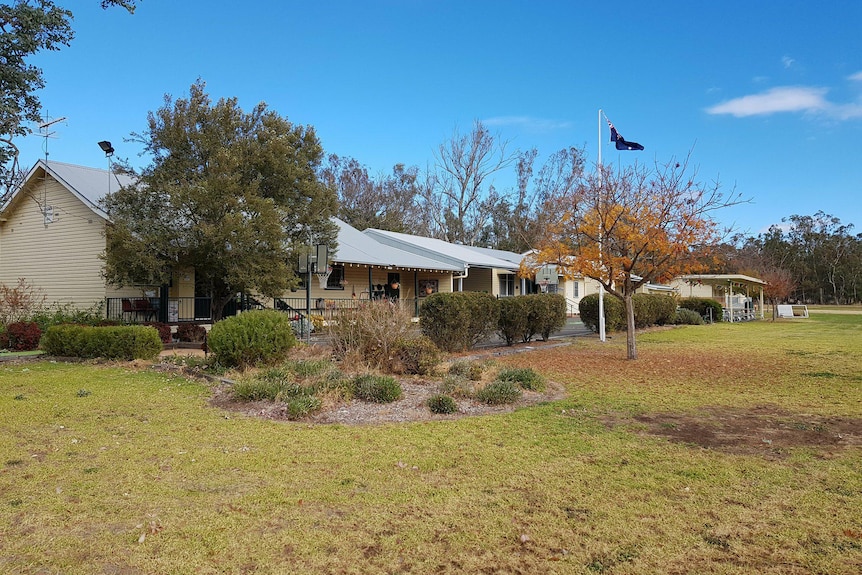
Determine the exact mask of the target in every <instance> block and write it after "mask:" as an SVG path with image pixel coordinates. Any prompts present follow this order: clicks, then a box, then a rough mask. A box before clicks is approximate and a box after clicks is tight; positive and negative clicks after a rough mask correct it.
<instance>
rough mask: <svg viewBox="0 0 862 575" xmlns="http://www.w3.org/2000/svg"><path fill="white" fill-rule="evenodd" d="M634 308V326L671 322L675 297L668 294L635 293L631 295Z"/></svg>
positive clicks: (640, 326) (642, 326)
mask: <svg viewBox="0 0 862 575" xmlns="http://www.w3.org/2000/svg"><path fill="white" fill-rule="evenodd" d="M632 303H633V305H634V308H635V327H636V328H644V327H649V326H651V325H665V324H668V323H673V319H674V316H675V315H676V299H675V298H674V297H673V296H669V295H660V294H643V293H636V294H634V296H632Z"/></svg>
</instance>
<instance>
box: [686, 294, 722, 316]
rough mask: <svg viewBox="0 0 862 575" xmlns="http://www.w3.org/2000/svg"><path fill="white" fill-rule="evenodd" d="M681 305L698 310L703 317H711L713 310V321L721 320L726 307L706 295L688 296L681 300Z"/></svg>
mask: <svg viewBox="0 0 862 575" xmlns="http://www.w3.org/2000/svg"><path fill="white" fill-rule="evenodd" d="M679 307H681V308H685V309H690V310H694V311H696V312H697V313H698V314H699V315H700V316H701V317H709V310H710V309H711V310H712V321H721V319H722V316H723V315H724V309H723V308H722V307H721V304H720V303H718V302H717V301H715V300H714V299H709V298H704V297H687V298H683V299H681V300H680V301H679Z"/></svg>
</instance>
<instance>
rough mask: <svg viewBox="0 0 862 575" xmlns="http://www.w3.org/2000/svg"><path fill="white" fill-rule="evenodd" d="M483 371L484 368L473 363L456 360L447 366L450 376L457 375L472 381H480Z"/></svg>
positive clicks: (479, 364)
mask: <svg viewBox="0 0 862 575" xmlns="http://www.w3.org/2000/svg"><path fill="white" fill-rule="evenodd" d="M484 371H485V367H484V366H483V365H482V364H481V363H478V362H475V361H467V360H458V361H456V362H454V363H453V364H452V365H450V366H449V373H450V374H451V375H459V376H461V377H465V378H467V379H469V380H472V381H479V380H480V379H482V373H483V372H484Z"/></svg>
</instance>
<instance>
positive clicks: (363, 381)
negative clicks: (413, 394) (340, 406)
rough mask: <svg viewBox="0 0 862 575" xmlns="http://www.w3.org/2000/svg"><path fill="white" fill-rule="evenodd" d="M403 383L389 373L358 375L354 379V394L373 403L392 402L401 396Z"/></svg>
mask: <svg viewBox="0 0 862 575" xmlns="http://www.w3.org/2000/svg"><path fill="white" fill-rule="evenodd" d="M401 394H402V391H401V384H400V383H398V382H397V381H396V380H395V378H394V377H391V376H388V375H372V374H364V375H358V376H356V377H355V378H354V379H353V395H354V397H356V398H357V399H361V400H363V401H370V402H373V403H392V402H393V401H395V400H396V399H400V398H401Z"/></svg>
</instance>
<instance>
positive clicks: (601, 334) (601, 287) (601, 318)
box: [596, 108, 605, 341]
mask: <svg viewBox="0 0 862 575" xmlns="http://www.w3.org/2000/svg"><path fill="white" fill-rule="evenodd" d="M603 185H604V175H603V173H602V109H601V108H599V195H598V198H596V199H597V202H596V210H597V211H598V212H599V275H600V276H601V273H602V272H601V270H602V226H603V224H604V221H603V219H602V210H601V198H602V186H603ZM599 341H605V286H604V285H603V284H602V282H599Z"/></svg>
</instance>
